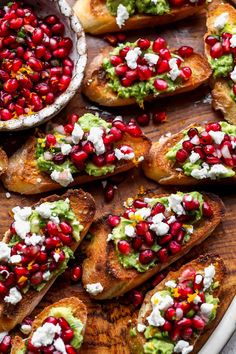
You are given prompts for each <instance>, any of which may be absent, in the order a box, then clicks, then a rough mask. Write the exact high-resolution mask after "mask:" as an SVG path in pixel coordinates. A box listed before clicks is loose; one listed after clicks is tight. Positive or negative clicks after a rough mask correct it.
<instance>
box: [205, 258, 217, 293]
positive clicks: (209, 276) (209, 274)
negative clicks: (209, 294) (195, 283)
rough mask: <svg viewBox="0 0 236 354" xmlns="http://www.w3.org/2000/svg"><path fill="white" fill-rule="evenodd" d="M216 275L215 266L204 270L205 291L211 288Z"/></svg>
mask: <svg viewBox="0 0 236 354" xmlns="http://www.w3.org/2000/svg"><path fill="white" fill-rule="evenodd" d="M215 274H216V271H215V267H214V265H213V264H211V265H209V266H208V267H206V268H205V269H204V279H203V285H204V290H206V289H208V288H209V287H210V286H211V284H212V282H213V279H214V276H215Z"/></svg>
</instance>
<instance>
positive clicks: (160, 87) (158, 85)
mask: <svg viewBox="0 0 236 354" xmlns="http://www.w3.org/2000/svg"><path fill="white" fill-rule="evenodd" d="M154 87H155V89H156V90H157V91H164V90H166V89H167V88H168V83H167V82H166V81H165V80H163V79H156V80H155V81H154Z"/></svg>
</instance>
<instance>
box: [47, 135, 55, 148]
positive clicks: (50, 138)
mask: <svg viewBox="0 0 236 354" xmlns="http://www.w3.org/2000/svg"><path fill="white" fill-rule="evenodd" d="M56 142H57V139H56V137H55V135H53V134H47V135H46V146H47V147H51V146H54V145H55V144H56Z"/></svg>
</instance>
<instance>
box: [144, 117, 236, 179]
mask: <svg viewBox="0 0 236 354" xmlns="http://www.w3.org/2000/svg"><path fill="white" fill-rule="evenodd" d="M235 168H236V126H235V125H231V124H229V123H227V122H212V123H208V124H202V125H200V124H196V125H191V126H189V127H188V128H186V129H184V130H182V131H181V132H179V133H177V134H174V135H172V136H170V137H168V138H161V139H160V141H159V142H155V143H153V145H152V148H151V150H150V153H149V155H148V157H147V159H146V161H145V162H144V163H143V170H144V173H145V175H146V176H147V177H149V178H151V179H153V180H155V181H157V182H158V183H161V184H169V185H196V184H205V183H209V182H210V183H222V182H227V183H228V182H232V183H235V181H236V178H235Z"/></svg>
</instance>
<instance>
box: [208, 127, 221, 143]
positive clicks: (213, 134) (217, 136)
mask: <svg viewBox="0 0 236 354" xmlns="http://www.w3.org/2000/svg"><path fill="white" fill-rule="evenodd" d="M208 134H209V135H210V136H211V137H212V139H213V140H214V142H215V143H216V144H218V145H220V144H221V143H222V141H223V140H224V136H225V133H224V132H221V131H219V132H215V131H213V130H210V131H209V133H208Z"/></svg>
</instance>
